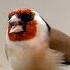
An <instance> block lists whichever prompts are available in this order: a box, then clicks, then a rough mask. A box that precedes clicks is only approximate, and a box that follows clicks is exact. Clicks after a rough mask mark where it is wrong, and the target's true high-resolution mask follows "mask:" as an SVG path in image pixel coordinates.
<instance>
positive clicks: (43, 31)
mask: <svg viewBox="0 0 70 70" xmlns="http://www.w3.org/2000/svg"><path fill="white" fill-rule="evenodd" d="M8 17H9V19H8V29H7V34H6V42H7V47H6V55H7V58H8V61H9V62H10V64H11V66H12V68H13V70H61V67H60V65H61V62H62V61H63V60H62V59H63V57H62V53H60V52H57V51H55V50H52V49H50V47H49V37H50V32H51V27H50V26H49V25H48V23H47V22H46V21H45V20H44V19H43V18H42V17H41V16H40V15H39V13H38V12H36V11H34V10H32V9H17V10H14V11H12V12H10V13H9V15H8Z"/></svg>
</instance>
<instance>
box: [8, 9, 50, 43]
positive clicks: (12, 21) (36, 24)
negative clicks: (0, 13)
mask: <svg viewBox="0 0 70 70" xmlns="http://www.w3.org/2000/svg"><path fill="white" fill-rule="evenodd" d="M49 32H50V27H49V25H48V24H47V22H46V21H45V20H44V19H43V18H42V17H41V16H40V15H39V13H37V12H36V11H34V10H31V9H17V10H14V11H12V12H10V13H9V15H8V31H7V35H8V38H9V40H10V41H13V42H16V41H28V40H34V39H36V40H37V39H38V40H37V41H40V40H42V39H46V38H48V34H49Z"/></svg>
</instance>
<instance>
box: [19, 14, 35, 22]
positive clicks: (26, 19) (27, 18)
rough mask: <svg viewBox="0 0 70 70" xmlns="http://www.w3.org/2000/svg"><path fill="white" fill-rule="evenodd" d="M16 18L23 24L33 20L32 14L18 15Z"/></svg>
mask: <svg viewBox="0 0 70 70" xmlns="http://www.w3.org/2000/svg"><path fill="white" fill-rule="evenodd" d="M18 16H19V18H21V20H22V21H24V22H29V21H31V20H32V19H33V18H34V14H33V13H29V14H21V15H18Z"/></svg>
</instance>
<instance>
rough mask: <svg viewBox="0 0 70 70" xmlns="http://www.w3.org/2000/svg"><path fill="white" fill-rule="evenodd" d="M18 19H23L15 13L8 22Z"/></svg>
mask: <svg viewBox="0 0 70 70" xmlns="http://www.w3.org/2000/svg"><path fill="white" fill-rule="evenodd" d="M17 21H21V19H19V18H18V17H17V15H13V16H12V17H11V19H10V20H9V21H8V22H17Z"/></svg>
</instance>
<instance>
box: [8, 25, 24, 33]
mask: <svg viewBox="0 0 70 70" xmlns="http://www.w3.org/2000/svg"><path fill="white" fill-rule="evenodd" d="M21 31H24V30H23V28H22V26H20V25H17V26H12V28H11V30H10V32H9V33H13V32H14V33H17V32H21Z"/></svg>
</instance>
